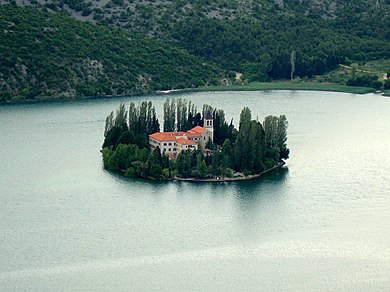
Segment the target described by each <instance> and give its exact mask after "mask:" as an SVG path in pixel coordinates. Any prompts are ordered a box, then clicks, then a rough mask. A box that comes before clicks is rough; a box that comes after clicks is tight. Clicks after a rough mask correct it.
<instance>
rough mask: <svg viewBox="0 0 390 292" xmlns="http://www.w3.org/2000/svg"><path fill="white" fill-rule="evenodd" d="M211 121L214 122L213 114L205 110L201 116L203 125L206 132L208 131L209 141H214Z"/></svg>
mask: <svg viewBox="0 0 390 292" xmlns="http://www.w3.org/2000/svg"><path fill="white" fill-rule="evenodd" d="M213 123H214V120H213V116H212V115H211V113H210V112H209V111H207V112H206V113H205V114H204V117H203V127H204V128H205V129H206V132H208V135H207V136H208V137H210V139H211V141H213V142H214V140H213V136H214V124H213ZM207 140H208V139H207Z"/></svg>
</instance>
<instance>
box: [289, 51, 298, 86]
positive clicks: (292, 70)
mask: <svg viewBox="0 0 390 292" xmlns="http://www.w3.org/2000/svg"><path fill="white" fill-rule="evenodd" d="M296 59H297V54H296V52H295V51H294V50H292V51H291V55H290V63H291V74H290V77H291V81H292V80H294V73H295V61H296Z"/></svg>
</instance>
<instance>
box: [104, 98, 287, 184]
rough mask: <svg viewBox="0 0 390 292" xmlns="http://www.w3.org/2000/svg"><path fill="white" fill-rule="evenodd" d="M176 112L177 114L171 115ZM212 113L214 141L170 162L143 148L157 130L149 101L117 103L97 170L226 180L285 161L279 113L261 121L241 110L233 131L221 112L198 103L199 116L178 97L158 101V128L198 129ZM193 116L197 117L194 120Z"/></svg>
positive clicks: (108, 122) (283, 130)
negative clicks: (161, 120)
mask: <svg viewBox="0 0 390 292" xmlns="http://www.w3.org/2000/svg"><path fill="white" fill-rule="evenodd" d="M178 111H179V112H180V114H177V112H178ZM206 113H212V115H213V118H214V123H213V124H214V129H213V130H214V143H213V142H211V140H209V141H208V143H207V145H206V149H207V150H208V151H204V150H205V149H201V147H200V145H199V149H197V150H194V151H192V150H186V151H182V152H180V153H179V154H178V156H177V158H176V159H169V158H168V156H167V155H166V154H164V153H161V150H160V149H159V147H157V148H155V149H154V150H153V151H152V152H151V151H150V150H149V143H148V136H147V135H149V134H151V133H153V132H155V131H158V130H159V129H160V125H159V121H158V119H157V117H156V111H155V108H154V106H153V105H152V103H151V102H146V101H144V102H141V103H140V104H138V105H136V104H134V103H130V105H129V107H128V109H127V108H126V105H125V104H121V105H120V106H119V108H118V109H117V110H116V112H115V113H114V111H113V112H111V113H110V115H108V117H107V118H106V125H105V131H104V137H105V139H104V143H103V146H102V148H103V149H102V154H103V166H104V168H105V169H107V170H109V171H119V172H122V173H124V174H125V175H126V176H128V177H141V178H153V179H158V180H159V179H171V178H173V177H175V176H179V177H185V178H186V177H196V178H210V177H219V176H223V177H232V176H233V175H234V173H237V172H240V173H242V174H243V175H249V174H256V173H260V172H262V171H265V170H267V169H269V168H272V167H273V166H275V165H276V164H277V163H279V162H280V161H282V160H285V159H288V158H289V153H290V150H289V149H288V147H287V144H286V142H287V128H288V122H287V119H286V116H285V115H281V116H279V117H277V116H267V117H265V119H264V121H263V122H259V121H258V120H253V119H252V116H251V110H250V109H249V108H247V107H245V108H243V109H242V111H241V114H240V121H239V128H238V129H236V128H235V127H234V125H233V120H231V121H230V123H229V124H228V123H227V122H226V120H225V113H224V111H223V110H221V109H215V108H213V107H211V106H210V105H204V106H203V108H202V113H200V112H198V111H197V109H196V107H195V106H194V105H193V104H192V103H191V102H187V101H186V100H184V99H180V98H179V99H177V100H173V99H167V100H166V101H165V103H164V130H168V131H186V130H189V129H190V128H192V127H193V126H196V125H200V126H202V125H203V121H202V120H203V117H204V115H205V114H206ZM194 117H197V118H194Z"/></svg>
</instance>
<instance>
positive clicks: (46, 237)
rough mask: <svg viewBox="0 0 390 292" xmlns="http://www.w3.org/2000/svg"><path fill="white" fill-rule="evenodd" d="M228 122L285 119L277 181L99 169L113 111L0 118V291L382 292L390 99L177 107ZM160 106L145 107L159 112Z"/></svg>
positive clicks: (12, 113) (14, 111)
mask: <svg viewBox="0 0 390 292" xmlns="http://www.w3.org/2000/svg"><path fill="white" fill-rule="evenodd" d="M174 97H184V98H186V99H191V101H193V102H194V103H195V104H197V105H198V106H199V107H200V106H201V105H202V104H203V103H205V102H207V103H209V104H211V105H213V106H217V107H219V108H222V109H224V110H225V112H226V116H227V119H230V118H234V119H235V120H236V121H237V118H238V116H239V112H240V110H241V108H242V107H244V106H249V107H250V108H251V109H252V116H253V117H254V118H255V117H258V118H259V119H260V120H262V119H263V118H264V116H265V115H268V114H274V115H280V114H286V115H287V118H288V120H289V123H290V127H289V137H288V145H289V147H290V149H291V158H290V159H289V160H288V162H287V168H285V169H281V170H279V171H277V172H275V173H274V174H272V175H268V176H266V177H264V178H262V179H260V180H256V181H246V182H237V183H226V184H191V183H183V182H182V183H180V182H169V183H155V182H149V181H142V180H127V179H123V178H121V177H118V176H115V175H112V174H110V173H107V172H106V171H104V170H103V169H102V163H101V156H100V153H99V149H100V146H101V144H102V141H103V137H102V135H103V129H104V119H105V117H106V116H107V115H108V114H109V112H110V111H111V110H114V109H116V108H117V106H118V105H119V103H120V102H121V101H130V100H143V99H147V98H145V97H142V98H128V99H126V98H123V99H101V100H88V101H76V102H58V103H57V102H54V103H36V104H19V105H8V106H1V107H0V143H1V147H0V291H26V290H27V291H53V290H57V291H157V290H158V291H191V290H196V291H269V290H272V291H286V290H289V291H291V290H296V291H302V290H308V291H313V290H317V291H338V290H344V291H355V290H360V291H367V290H375V291H381V290H383V291H388V290H389V289H390V276H389V275H390V232H389V230H390V212H389V211H390V210H389V209H390V181H389V180H390V99H389V98H386V97H382V96H380V95H374V94H368V95H353V94H344V93H327V92H294V91H269V92H219V93H191V94H183V95H174ZM164 98H165V96H164V97H162V96H151V97H150V99H153V101H154V103H155V104H156V107H157V109H158V111H159V112H160V113H162V110H161V109H162V104H163V102H164Z"/></svg>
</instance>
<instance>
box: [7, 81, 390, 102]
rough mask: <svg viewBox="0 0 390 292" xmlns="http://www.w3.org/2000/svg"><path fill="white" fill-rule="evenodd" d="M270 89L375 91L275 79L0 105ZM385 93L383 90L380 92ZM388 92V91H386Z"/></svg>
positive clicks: (367, 88) (47, 98)
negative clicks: (272, 80) (274, 80)
mask: <svg viewBox="0 0 390 292" xmlns="http://www.w3.org/2000/svg"><path fill="white" fill-rule="evenodd" d="M270 90H279V91H283V90H296V91H328V92H343V93H352V94H367V93H375V92H376V90H375V89H374V88H370V87H358V86H347V85H343V84H337V83H320V82H304V81H303V82H297V83H294V82H290V81H276V82H251V83H249V84H246V85H220V86H205V87H198V88H182V89H172V90H156V91H153V92H148V93H141V94H133V95H109V96H108V95H99V96H81V97H63V96H62V97H41V98H36V99H26V100H21V99H15V100H11V101H0V105H7V104H23V103H26V104H28V103H39V102H54V101H58V102H64V101H80V100H94V99H111V98H121V97H135V96H150V95H173V94H179V93H191V92H215V91H217V92H219V91H221V92H223V91H270ZM381 93H382V94H385V95H386V91H385V92H383V91H382V92H381ZM387 94H388V93H387Z"/></svg>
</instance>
